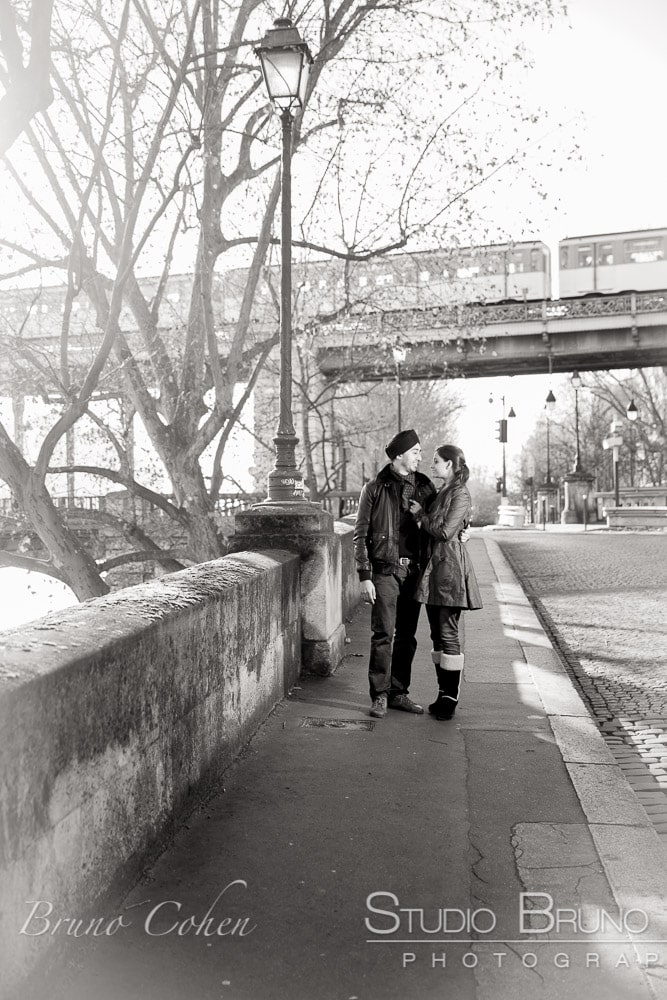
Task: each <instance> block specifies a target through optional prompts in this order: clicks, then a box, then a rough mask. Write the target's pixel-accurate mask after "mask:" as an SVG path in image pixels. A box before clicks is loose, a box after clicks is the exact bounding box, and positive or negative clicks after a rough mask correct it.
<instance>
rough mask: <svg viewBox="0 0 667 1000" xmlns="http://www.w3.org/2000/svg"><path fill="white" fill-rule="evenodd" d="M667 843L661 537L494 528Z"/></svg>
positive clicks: (666, 644)
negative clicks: (503, 530)
mask: <svg viewBox="0 0 667 1000" xmlns="http://www.w3.org/2000/svg"><path fill="white" fill-rule="evenodd" d="M494 539H495V540H496V541H497V542H498V543H499V544H500V547H501V549H502V551H503V553H504V554H505V556H506V558H507V559H508V560H509V562H510V563H511V565H512V568H513V569H514V572H515V573H516V574H517V576H518V577H519V579H520V580H521V582H522V584H523V587H524V589H525V590H526V592H527V594H528V596H529V597H530V599H531V601H532V602H533V605H534V607H535V609H536V611H537V613H538V615H539V616H540V618H541V619H542V623H543V625H544V627H545V629H546V630H547V632H548V633H549V635H550V637H551V638H552V641H553V642H554V645H556V646H557V648H558V650H559V652H560V653H561V655H562V656H563V659H564V660H565V662H566V663H567V665H568V667H569V669H570V671H571V673H572V675H573V677H574V678H575V680H576V682H577V684H578V686H579V689H580V691H581V693H582V696H583V697H584V698H585V700H586V702H587V704H588V705H589V707H590V710H591V712H592V714H593V716H594V717H595V719H596V720H597V722H598V724H599V726H600V730H601V732H602V733H603V735H604V737H605V739H606V741H607V744H608V746H609V749H610V750H611V752H612V753H613V754H614V756H615V758H616V760H617V761H618V764H619V766H620V767H621V768H622V770H623V772H624V774H625V776H626V778H627V780H628V781H629V782H630V784H631V786H632V787H633V789H634V790H635V792H636V794H637V796H638V797H639V799H640V801H641V803H642V805H643V806H644V808H645V809H646V811H647V813H648V814H649V816H650V817H651V819H652V820H653V823H654V825H655V827H656V830H657V831H658V833H659V834H660V836H661V839H662V840H663V842H664V843H667V610H666V609H667V535H666V534H662V533H660V534H658V533H643V534H640V533H623V534H612V533H608V532H604V531H594V532H588V533H585V532H582V531H573V532H563V531H551V532H550V531H547V532H539V531H530V532H494Z"/></svg>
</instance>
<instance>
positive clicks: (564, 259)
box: [560, 247, 570, 271]
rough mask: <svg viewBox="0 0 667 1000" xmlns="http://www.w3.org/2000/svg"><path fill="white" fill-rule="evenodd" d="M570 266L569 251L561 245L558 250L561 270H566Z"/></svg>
mask: <svg viewBox="0 0 667 1000" xmlns="http://www.w3.org/2000/svg"><path fill="white" fill-rule="evenodd" d="M569 266H570V251H569V250H568V248H567V247H561V251H560V267H561V271H566V270H567V268H568V267H569Z"/></svg>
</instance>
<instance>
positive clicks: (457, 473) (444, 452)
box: [435, 444, 470, 483]
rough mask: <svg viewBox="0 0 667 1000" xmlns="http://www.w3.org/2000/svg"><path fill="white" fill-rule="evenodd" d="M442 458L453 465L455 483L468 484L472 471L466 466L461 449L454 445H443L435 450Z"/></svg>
mask: <svg viewBox="0 0 667 1000" xmlns="http://www.w3.org/2000/svg"><path fill="white" fill-rule="evenodd" d="M435 450H436V451H437V453H438V455H439V456H440V458H441V459H442V460H443V461H445V462H451V463H452V469H453V470H454V482H455V483H467V482H468V477H469V475H470V469H469V468H468V466H467V465H466V460H465V455H464V454H463V452H462V451H461V449H460V448H457V447H456V445H453V444H442V445H440V447H439V448H436V449H435Z"/></svg>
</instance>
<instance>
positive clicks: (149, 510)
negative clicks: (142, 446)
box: [0, 490, 359, 520]
mask: <svg viewBox="0 0 667 1000" xmlns="http://www.w3.org/2000/svg"><path fill="white" fill-rule="evenodd" d="M165 499H166V500H170V501H171V502H172V503H173V501H174V498H173V496H170V495H165ZM265 499H266V493H221V494H220V496H219V497H218V499H217V500H216V502H215V505H214V506H215V511H216V513H218V514H221V515H223V516H231V515H232V514H234V513H235V512H236V511H240V510H247V508H248V507H252V505H253V504H256V503H261V501H262V500H265ZM320 500H321V502H322V504H323V506H324V509H325V510H327V511H329V513H331V514H333V515H334V517H344V516H345V515H346V514H352V513H354V511H355V510H356V508H357V503H358V500H359V491H358V490H354V491H340V490H334V491H332V492H331V493H327V494H326V495H325V496H324V497H321V498H320ZM53 503H54V505H55V507H57V508H58V510H62V511H68V510H76V511H91V513H92V512H98V511H101V512H107V513H119V514H122V516H123V517H126V518H127V517H133V518H136V519H138V520H141V519H145V518H147V517H148V516H153V517H155V516H158V517H159V516H162V517H167V516H168V515H167V514H166V513H165V512H164V511H162V510H160V508H159V507H155V506H154V505H153V504H151V503H150V502H149V501H148V500H145V499H143V498H142V497H135V496H132V495H128V494H125V493H123V494H118V493H106V494H100V495H97V496H62V497H53ZM0 517H5V518H14V519H18V518H20V517H21V511H20V509H19V508H18V507H17V506H16V504H15V502H14V501H13V500H12V498H11V497H0Z"/></svg>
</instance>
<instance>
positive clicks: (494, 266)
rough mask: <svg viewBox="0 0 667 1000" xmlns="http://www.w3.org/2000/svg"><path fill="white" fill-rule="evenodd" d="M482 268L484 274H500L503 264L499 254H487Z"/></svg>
mask: <svg viewBox="0 0 667 1000" xmlns="http://www.w3.org/2000/svg"><path fill="white" fill-rule="evenodd" d="M484 270H485V272H486V274H502V272H503V265H502V261H501V258H500V255H499V254H497V253H491V254H488V255H487V257H486V258H485V260H484Z"/></svg>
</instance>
